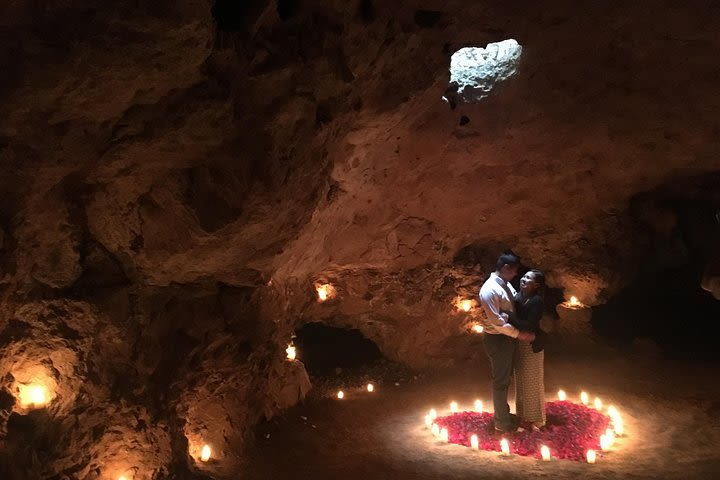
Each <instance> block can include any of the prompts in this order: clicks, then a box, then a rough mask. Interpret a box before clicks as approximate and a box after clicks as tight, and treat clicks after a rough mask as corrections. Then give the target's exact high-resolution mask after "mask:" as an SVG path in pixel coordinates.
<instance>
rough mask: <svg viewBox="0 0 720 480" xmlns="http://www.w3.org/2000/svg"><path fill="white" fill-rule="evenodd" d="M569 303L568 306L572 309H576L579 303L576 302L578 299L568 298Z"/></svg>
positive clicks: (574, 297)
mask: <svg viewBox="0 0 720 480" xmlns="http://www.w3.org/2000/svg"><path fill="white" fill-rule="evenodd" d="M569 303H570V306H572V307H576V306H578V305H580V302H578V299H577V297H576V296H572V297H570V302H569Z"/></svg>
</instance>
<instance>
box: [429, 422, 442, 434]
mask: <svg viewBox="0 0 720 480" xmlns="http://www.w3.org/2000/svg"><path fill="white" fill-rule="evenodd" d="M430 431H431V432H432V434H433V436H435V437H439V436H440V427H439V426H438V424H437V423H433V424H432V427H431V428H430Z"/></svg>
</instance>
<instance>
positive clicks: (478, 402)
mask: <svg viewBox="0 0 720 480" xmlns="http://www.w3.org/2000/svg"><path fill="white" fill-rule="evenodd" d="M482 407H483V404H482V400H475V411H476V412H482V411H483V409H482Z"/></svg>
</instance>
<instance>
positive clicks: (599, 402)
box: [595, 397, 602, 410]
mask: <svg viewBox="0 0 720 480" xmlns="http://www.w3.org/2000/svg"><path fill="white" fill-rule="evenodd" d="M595 409H596V410H602V400H600V397H595Z"/></svg>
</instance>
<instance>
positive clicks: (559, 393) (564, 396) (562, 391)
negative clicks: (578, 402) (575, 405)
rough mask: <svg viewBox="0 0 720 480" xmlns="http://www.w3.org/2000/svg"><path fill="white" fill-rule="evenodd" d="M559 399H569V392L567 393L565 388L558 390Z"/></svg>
mask: <svg viewBox="0 0 720 480" xmlns="http://www.w3.org/2000/svg"><path fill="white" fill-rule="evenodd" d="M558 399H559V400H560V401H563V402H564V401H565V400H567V393H565V390H558Z"/></svg>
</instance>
